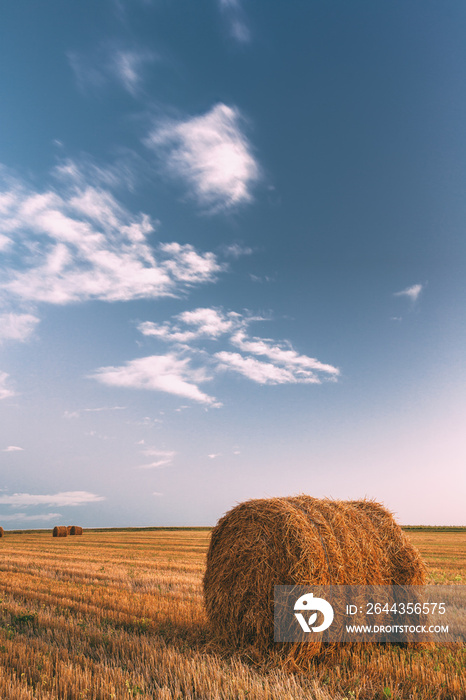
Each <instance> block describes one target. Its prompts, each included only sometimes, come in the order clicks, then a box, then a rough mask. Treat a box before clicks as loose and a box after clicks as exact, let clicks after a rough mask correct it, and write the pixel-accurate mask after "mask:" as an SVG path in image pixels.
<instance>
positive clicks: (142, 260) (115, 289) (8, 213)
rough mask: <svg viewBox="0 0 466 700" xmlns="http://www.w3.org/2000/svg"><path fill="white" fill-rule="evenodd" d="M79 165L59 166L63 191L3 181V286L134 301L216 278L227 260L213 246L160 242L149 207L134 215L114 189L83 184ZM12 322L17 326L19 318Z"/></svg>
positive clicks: (51, 297) (39, 296)
mask: <svg viewBox="0 0 466 700" xmlns="http://www.w3.org/2000/svg"><path fill="white" fill-rule="evenodd" d="M74 171H77V168H76V167H74V168H73V164H70V163H69V162H68V168H67V171H66V173H64V172H62V173H59V175H60V176H61V177H62V180H65V181H62V182H61V183H60V184H61V192H60V193H58V192H57V191H56V190H55V189H49V190H46V191H45V192H43V193H39V192H35V191H32V190H31V189H28V188H27V187H26V186H25V185H23V184H22V183H19V182H16V183H14V184H12V183H11V179H10V180H8V181H6V182H4V187H5V189H4V193H3V195H4V198H3V206H2V207H0V225H1V226H2V229H3V231H4V233H5V235H7V236H8V237H9V244H8V246H7V252H8V253H9V254H10V257H8V255H5V256H4V257H5V260H6V272H5V274H4V275H3V280H2V282H1V283H0V290H3V293H4V294H8V295H9V296H10V297H12V298H19V299H21V300H23V301H24V300H26V301H28V302H48V303H51V304H68V303H71V302H77V301H86V300H89V299H101V300H105V301H127V300H130V299H142V298H157V297H162V296H176V295H177V294H179V293H181V291H182V290H185V289H188V288H190V287H192V286H194V285H198V284H205V283H207V282H212V281H214V280H215V279H216V276H217V274H218V272H219V271H220V270H222V269H223V267H222V265H221V264H219V262H218V261H217V258H216V256H215V255H214V254H213V253H210V252H207V253H199V252H198V251H196V250H195V249H194V248H193V246H191V245H188V244H185V245H181V244H179V243H176V242H173V243H164V244H158V245H157V246H156V247H153V246H152V245H151V244H150V238H151V236H152V234H153V232H154V225H153V223H152V222H151V220H150V219H149V217H148V216H147V215H145V214H139V215H137V216H133V215H131V214H130V213H129V212H128V211H127V210H126V209H125V208H124V207H123V206H121V205H120V204H119V203H118V202H117V201H116V199H115V198H114V196H113V195H112V194H111V193H110V192H109V191H108V190H105V189H104V188H102V187H99V186H95V185H93V184H84V183H83V181H82V177H81V176H80V173H79V172H74ZM0 175H1V173H0ZM0 190H1V188H0ZM18 260H20V261H21V262H19V263H18ZM8 263H9V264H8ZM33 323H35V322H34V321H33V317H31V318H28V319H24V318H23V321H22V325H21V324H20V323H19V321H18V320H17V321H16V331H15V332H17V333H19V332H20V330H21V329H22V332H23V333H25V332H26V331H27V330H28V329H30V328H31V327H32V325H33ZM20 326H21V328H20ZM9 327H10V331H9V332H10V333H12V332H13V331H14V327H15V324H14V323H13V321H11V322H10V326H9Z"/></svg>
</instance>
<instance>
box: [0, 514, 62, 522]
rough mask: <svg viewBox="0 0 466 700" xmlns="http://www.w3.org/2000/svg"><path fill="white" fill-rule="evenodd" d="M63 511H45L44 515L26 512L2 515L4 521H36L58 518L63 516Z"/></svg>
mask: <svg viewBox="0 0 466 700" xmlns="http://www.w3.org/2000/svg"><path fill="white" fill-rule="evenodd" d="M61 517H62V515H61V513H44V514H43V515H26V513H11V514H10V515H2V522H9V523H11V522H17V521H21V522H23V521H24V522H28V523H29V522H34V521H36V520H37V521H43V520H45V521H47V520H57V518H61Z"/></svg>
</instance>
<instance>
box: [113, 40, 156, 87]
mask: <svg viewBox="0 0 466 700" xmlns="http://www.w3.org/2000/svg"><path fill="white" fill-rule="evenodd" d="M155 58H156V57H155V54H154V53H153V52H152V51H143V50H132V51H122V50H120V51H116V52H115V53H114V54H113V56H112V57H111V63H110V65H111V67H112V69H113V72H114V74H115V76H116V77H117V79H119V80H120V82H121V84H122V85H123V87H124V88H125V89H126V90H127V91H128V92H129V93H130V94H131V95H133V96H134V95H136V94H137V92H138V91H139V88H140V86H141V83H142V69H143V67H144V65H145V64H147V63H153V62H154V61H155Z"/></svg>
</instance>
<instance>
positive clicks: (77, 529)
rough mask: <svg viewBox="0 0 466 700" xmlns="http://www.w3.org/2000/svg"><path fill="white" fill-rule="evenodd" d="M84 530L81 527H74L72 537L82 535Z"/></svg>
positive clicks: (71, 532)
mask: <svg viewBox="0 0 466 700" xmlns="http://www.w3.org/2000/svg"><path fill="white" fill-rule="evenodd" d="M82 534H83V529H82V527H81V526H80V525H72V526H71V531H70V535H82Z"/></svg>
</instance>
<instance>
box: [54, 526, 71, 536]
mask: <svg viewBox="0 0 466 700" xmlns="http://www.w3.org/2000/svg"><path fill="white" fill-rule="evenodd" d="M53 536H54V537H68V530H67V528H66V525H55V527H54V528H53Z"/></svg>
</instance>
